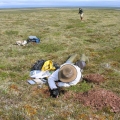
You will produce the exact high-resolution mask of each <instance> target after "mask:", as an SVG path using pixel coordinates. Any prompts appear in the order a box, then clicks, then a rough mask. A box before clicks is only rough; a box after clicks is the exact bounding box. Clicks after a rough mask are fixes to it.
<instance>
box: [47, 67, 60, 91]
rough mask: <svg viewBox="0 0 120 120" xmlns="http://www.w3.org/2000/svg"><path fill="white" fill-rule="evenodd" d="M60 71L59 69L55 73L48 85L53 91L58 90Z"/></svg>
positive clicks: (49, 79)
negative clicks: (57, 82)
mask: <svg viewBox="0 0 120 120" xmlns="http://www.w3.org/2000/svg"><path fill="white" fill-rule="evenodd" d="M58 71H59V69H57V70H56V71H55V72H53V73H52V74H51V75H50V77H49V78H48V85H49V87H50V89H51V90H53V89H56V88H57V86H56V83H55V82H56V81H58Z"/></svg>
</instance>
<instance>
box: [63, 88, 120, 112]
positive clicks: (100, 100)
mask: <svg viewBox="0 0 120 120" xmlns="http://www.w3.org/2000/svg"><path fill="white" fill-rule="evenodd" d="M70 98H71V99H74V100H75V101H78V102H81V103H83V104H84V105H85V106H91V107H92V108H95V109H97V110H101V109H103V108H110V111H111V112H120V97H119V96H117V95H116V94H115V93H113V92H111V91H108V90H105V89H101V88H98V89H93V90H90V91H88V92H85V93H83V94H82V93H75V94H73V93H70V92H68V93H66V94H65V95H64V99H70Z"/></svg>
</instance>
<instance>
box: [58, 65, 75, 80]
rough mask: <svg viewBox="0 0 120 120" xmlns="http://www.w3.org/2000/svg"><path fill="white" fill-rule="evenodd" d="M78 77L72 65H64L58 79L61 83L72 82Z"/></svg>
mask: <svg viewBox="0 0 120 120" xmlns="http://www.w3.org/2000/svg"><path fill="white" fill-rule="evenodd" d="M76 77H77V70H76V68H75V67H74V66H73V65H71V64H65V65H63V66H62V67H61V68H60V70H59V73H58V78H59V80H60V81H61V82H72V81H73V80H75V79H76Z"/></svg>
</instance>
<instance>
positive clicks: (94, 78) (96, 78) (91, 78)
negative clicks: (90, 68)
mask: <svg viewBox="0 0 120 120" xmlns="http://www.w3.org/2000/svg"><path fill="white" fill-rule="evenodd" d="M83 79H84V80H86V81H88V82H93V83H98V84H99V83H101V82H104V81H105V78H104V77H103V76H102V75H100V74H87V75H85V76H83Z"/></svg>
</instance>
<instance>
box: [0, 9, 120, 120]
mask: <svg viewBox="0 0 120 120" xmlns="http://www.w3.org/2000/svg"><path fill="white" fill-rule="evenodd" d="M29 35H35V36H37V37H39V38H40V39H41V43H40V44H31V43H29V44H28V45H27V46H17V45H15V42H16V41H17V40H25V39H27V37H28V36H29ZM72 53H77V54H78V58H80V55H81V53H85V54H86V55H88V56H89V59H90V62H89V63H88V65H87V67H86V68H85V70H84V73H83V74H87V73H100V74H102V75H104V76H105V78H106V81H105V83H102V84H100V85H99V87H102V88H105V89H108V90H111V91H113V92H115V93H116V94H117V95H119V96H120V11H118V10H114V9H84V20H83V21H80V17H79V14H78V8H76V9H57V8H56V9H52V8H51V9H28V10H27V9H26V10H25V9H24V10H22V9H13V10H12V9H11V10H0V120H40V119H41V120H48V119H50V120H67V119H69V120H80V119H81V120H90V118H91V119H92V120H118V119H120V114H119V113H112V112H110V111H109V109H104V110H102V111H95V110H93V109H91V108H89V107H85V106H83V105H82V104H80V103H77V102H71V101H70V100H63V96H64V95H61V96H60V97H59V98H58V99H53V98H50V97H49V95H48V91H47V89H48V87H47V85H44V86H43V88H41V89H38V88H37V85H29V84H28V83H27V82H26V80H28V79H30V78H29V72H30V68H31V66H32V65H33V64H34V63H35V62H36V61H37V60H40V59H45V60H48V59H51V60H52V61H53V62H56V63H58V64H62V63H63V62H64V61H65V60H66V59H67V57H68V56H69V55H71V54H72ZM96 86H97V85H94V84H92V83H86V82H81V83H79V84H77V85H76V86H74V87H70V88H65V89H67V92H68V91H74V92H84V91H87V90H89V89H92V88H93V87H96Z"/></svg>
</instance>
